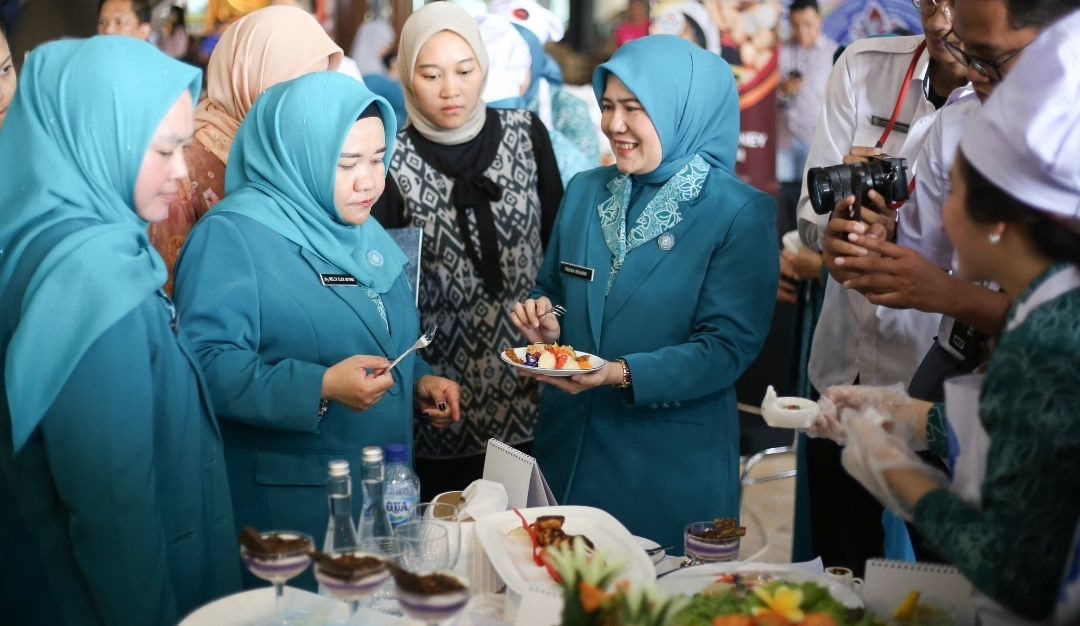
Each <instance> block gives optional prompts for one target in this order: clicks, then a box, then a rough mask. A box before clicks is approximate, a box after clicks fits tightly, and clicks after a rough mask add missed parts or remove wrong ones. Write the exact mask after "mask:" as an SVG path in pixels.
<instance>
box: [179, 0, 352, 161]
mask: <svg viewBox="0 0 1080 626" xmlns="http://www.w3.org/2000/svg"><path fill="white" fill-rule="evenodd" d="M342 56H343V53H342V51H341V48H339V47H338V46H337V44H335V43H334V42H333V40H331V39H330V37H329V36H327V34H326V31H324V30H323V27H322V26H321V25H320V24H319V22H318V21H317V20H316V19H315V18H314V17H312V16H311V15H310V14H309V13H307V12H306V11H304V10H302V9H299V8H296V7H291V6H271V7H266V8H265V9H259V10H258V11H255V12H253V13H250V14H248V15H245V16H244V17H242V18H240V19H239V20H237V21H236V22H235V23H233V24H232V25H231V26H229V28H228V29H227V30H226V31H225V33H224V34H223V35H222V36H221V41H219V42H218V44H217V47H215V48H214V53H213V54H212V55H210V64H209V66H208V67H207V71H206V82H207V87H206V91H207V99H206V100H203V101H202V103H200V104H199V107H198V108H197V109H196V110H195V129H196V132H195V136H196V137H197V138H198V139H199V140H200V142H201V143H202V144H203V145H205V146H206V147H207V149H209V150H210V151H211V152H212V153H214V156H216V157H218V158H219V159H221V161H222V163H228V160H229V148H230V147H232V140H233V137H235V136H236V131H237V129H239V128H240V122H242V121H243V119H244V116H245V115H247V112H248V111H249V110H250V109H251V106H252V104H254V103H255V98H257V97H258V96H259V94H261V93H262V92H264V91H266V90H267V89H268V88H270V87H273V86H274V85H276V84H278V83H282V82H285V81H287V80H292V79H293V78H296V77H297V76H301V75H303V74H306V73H308V72H311V71H316V70H327V69H329V70H337V68H338V66H339V65H341V59H342ZM327 61H329V66H327V65H326V63H327Z"/></svg>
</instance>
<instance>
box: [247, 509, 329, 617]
mask: <svg viewBox="0 0 1080 626" xmlns="http://www.w3.org/2000/svg"><path fill="white" fill-rule="evenodd" d="M259 534H260V536H262V538H263V539H267V538H269V537H271V536H273V535H277V536H279V537H281V538H283V539H302V540H304V542H305V543H306V544H307V545H306V546H305V547H303V548H298V549H296V550H293V551H291V552H279V553H277V554H258V553H254V552H252V551H250V550H248V549H247V548H246V547H244V546H243V545H241V546H240V559H241V560H242V561H243V562H244V565H246V566H247V568H248V570H250V571H251V573H252V574H254V575H256V576H258V577H259V578H261V579H263V580H267V581H270V582H271V583H273V585H274V623H275V624H287V622H286V621H285V609H284V606H283V601H284V600H283V599H284V597H285V582H286V581H288V580H289V579H290V578H294V577H296V576H299V575H300V574H302V573H303V572H304V570H306V569H307V567H308V565H310V564H311V557H310V556H308V553H309V552H311V550H312V548H313V547H314V546H315V544H314V542H313V541H312V539H311V536H310V535H305V534H304V533H299V532H295V531H291V530H271V531H268V532H265V533H259Z"/></svg>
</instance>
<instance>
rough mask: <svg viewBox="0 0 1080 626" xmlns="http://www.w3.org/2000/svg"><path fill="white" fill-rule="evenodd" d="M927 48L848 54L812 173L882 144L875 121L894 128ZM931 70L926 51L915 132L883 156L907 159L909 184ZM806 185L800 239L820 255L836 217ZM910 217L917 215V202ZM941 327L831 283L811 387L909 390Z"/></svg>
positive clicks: (912, 118) (892, 46)
mask: <svg viewBox="0 0 1080 626" xmlns="http://www.w3.org/2000/svg"><path fill="white" fill-rule="evenodd" d="M922 40H923V37H922V36H921V35H919V36H912V37H879V38H871V39H862V40H859V41H856V42H855V43H853V44H852V45H851V46H849V47H848V48H847V50H845V51H844V53H843V55H841V57H840V59H839V60H838V61H837V62H836V65H835V66H834V67H833V70H832V73H831V74H830V75H829V81H828V83H827V85H826V88H825V101H824V106H823V107H822V111H821V117H820V119H819V121H818V126H817V130H816V132H815V133H814V142H813V144H812V145H811V147H810V156H809V157H808V158H807V163H806V165H807V169H809V168H811V167H824V166H829V165H837V164H840V163H842V162H843V159H844V156H846V155H847V154H848V153H849V152H850V150H851V148H852V147H854V146H867V147H872V146H874V145H875V144H876V143H877V141H878V139H879V138H880V137H881V133H882V131H883V130H884V129H883V128H882V127H881V126H877V125H874V124H873V122H872V121H871V118H872V117H873V116H877V117H879V118H884V119H885V120H888V119H889V117H890V116H891V115H892V111H893V108H894V106H895V105H896V100H897V97H898V96H899V95H900V90H901V86H902V85H901V83H902V82H903V80H904V76H905V75H906V73H907V70H908V67H909V66H910V64H911V59H912V55H913V53H914V51H915V49H916V47H917V46H918V45H919V42H921V41H922ZM929 64H930V55H929V54H928V53H926V52H925V51H924V52H923V53H922V55H921V57H920V58H919V60H918V62H917V63H916V65H915V71H914V73H913V74H912V78H911V83H910V86H909V88H908V92H907V95H906V96H905V98H904V103H903V105H902V107H901V109H900V115H899V116H898V118H897V121H898V122H899V123H903V124H908V125H909V128H908V131H907V132H906V133H905V132H902V131H901V130H898V129H896V128H894V129H893V131H892V133H891V134H890V135H889V138H888V140H887V141H886V142H885V145H884V147H883V148H882V151H883V152H884V153H885V154H888V155H890V156H894V157H904V158H907V160H908V168H909V173H908V176H912V175H915V174H916V172H917V169H918V168H917V167H916V157H917V156H918V154H919V149H920V148H921V146H922V140H923V137H924V136H925V134H926V131H927V129H928V128H929V127H930V124H931V123H932V122H933V120H934V117H935V113H936V111H935V110H934V105H933V104H932V103H931V102H930V101H929V100H928V99H927V97H926V94H927V91H926V90H927V89H928V88H929V81H928V80H927V79H926V75H927V70H928V68H929ZM803 179H804V180H803V190H802V196H801V197H800V198H799V234H800V236H801V238H802V241H803V244H804V245H806V246H808V247H810V248H813V249H815V250H820V249H821V242H822V236H823V235H824V232H825V226H826V225H827V224H828V221H829V215H820V216H819V215H817V214H815V213H814V210H813V208H812V207H811V206H810V198H809V196H808V194H807V190H806V182H805V176H804V177H803ZM902 210H915V203H914V201H913V200H909V201H908V202H907V203H906V204H905V206H904V208H903V209H902ZM940 320H941V315H939V314H936V313H923V312H920V311H915V310H913V309H889V308H886V307H878V306H875V305H873V304H870V302H869V301H868V300H867V299H866V297H865V296H863V295H862V294H860V293H858V292H856V291H849V290H846V289H844V288H843V286H842V285H840V284H839V283H837V282H836V281H835V280H833V279H832V278H831V277H830V278H829V280H828V283H827V285H826V287H825V303H824V305H823V306H822V311H821V318H820V319H819V320H818V325H817V329H816V330H815V332H814V340H813V343H812V345H811V348H810V363H809V366H808V371H807V373H808V375H809V378H810V382H811V383H812V384H813V385H814V388H816V389H817V390H818V391H824V390H825V389H827V388H828V387H830V386H833V385H847V384H851V383H852V382H854V381H855V379H856V377H858V378H859V382H860V383H861V384H864V385H891V384H894V383H898V382H899V383H904V384H905V385H907V384H908V383H910V382H911V377H912V376H913V375H914V374H915V370H916V369H917V368H918V366H919V363H920V362H921V361H922V359H923V357H924V356H925V355H926V352H927V350H929V349H930V346H931V345H933V342H934V336H935V334H936V332H937V330H938V325H939V323H940Z"/></svg>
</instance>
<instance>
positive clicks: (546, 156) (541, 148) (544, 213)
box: [384, 113, 563, 250]
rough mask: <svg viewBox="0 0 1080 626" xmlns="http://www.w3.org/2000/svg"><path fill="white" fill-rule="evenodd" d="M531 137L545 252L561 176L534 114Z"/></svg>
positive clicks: (559, 197)
mask: <svg viewBox="0 0 1080 626" xmlns="http://www.w3.org/2000/svg"><path fill="white" fill-rule="evenodd" d="M531 135H532V144H533V157H534V158H535V159H536V194H537V195H538V196H540V242H541V243H542V244H543V246H544V250H547V246H548V241H549V240H550V239H551V231H552V228H553V227H554V226H555V216H556V215H557V214H558V212H559V205H560V204H562V199H563V185H562V176H560V175H559V164H558V163H557V162H556V161H555V149H554V148H552V147H551V137H550V136H548V129H547V127H546V126H544V122H542V121H541V120H540V117H539V116H537V115H536V114H535V113H534V114H532V130H531ZM384 195H385V194H384Z"/></svg>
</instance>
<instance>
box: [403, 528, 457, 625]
mask: <svg viewBox="0 0 1080 626" xmlns="http://www.w3.org/2000/svg"><path fill="white" fill-rule="evenodd" d="M399 528H400V526H399ZM435 573H436V574H441V575H443V576H447V577H450V578H453V579H455V580H457V581H458V582H459V583H461V586H462V588H461V589H459V590H456V591H450V592H447V593H437V594H432V595H423V594H418V593H414V592H410V591H406V590H405V589H402V588H401V587H400V586H399V587H398V588H397V593H398V599H399V600H400V601H401V608H402V609H404V610H405V614H406V615H408V616H409V617H411V618H413V619H415V620H418V621H421V622H424V623H426V624H429V625H430V626H434V625H435V624H438V623H439V622H441V621H443V620H448V619H450V618H452V617H454V616H455V615H457V614H458V613H460V612H461V611H462V609H464V608H465V605H466V604H468V603H469V581H467V580H465V579H464V578H462V577H461V576H458V575H457V574H454V573H452V572H435Z"/></svg>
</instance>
